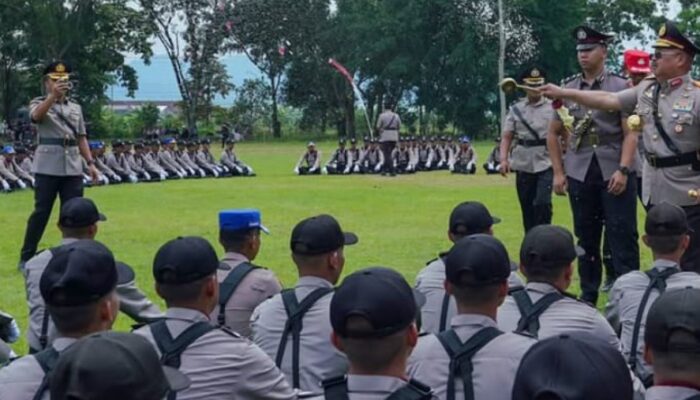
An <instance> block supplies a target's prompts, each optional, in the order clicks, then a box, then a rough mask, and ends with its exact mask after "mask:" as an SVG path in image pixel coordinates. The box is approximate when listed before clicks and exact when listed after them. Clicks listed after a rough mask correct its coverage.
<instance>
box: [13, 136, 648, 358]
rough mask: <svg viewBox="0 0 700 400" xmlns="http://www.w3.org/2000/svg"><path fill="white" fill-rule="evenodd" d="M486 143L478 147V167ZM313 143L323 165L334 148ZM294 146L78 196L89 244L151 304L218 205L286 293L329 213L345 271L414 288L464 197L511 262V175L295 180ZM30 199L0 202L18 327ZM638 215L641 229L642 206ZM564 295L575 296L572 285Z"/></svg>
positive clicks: (558, 215) (265, 148) (251, 147)
mask: <svg viewBox="0 0 700 400" xmlns="http://www.w3.org/2000/svg"><path fill="white" fill-rule="evenodd" d="M492 145H493V142H485V143H483V144H479V145H477V150H478V154H479V155H480V162H483V160H484V158H485V157H486V156H487V155H488V154H489V152H490V150H491V146H492ZM319 146H320V148H321V150H322V151H323V155H324V162H325V160H326V159H327V158H328V157H329V156H330V152H331V151H332V148H333V146H334V143H332V142H328V143H320V144H319ZM303 148H304V144H302V143H296V144H293V143H291V144H290V143H285V144H241V145H239V147H238V154H239V156H241V157H242V158H243V159H244V160H246V161H247V162H248V163H250V164H251V165H252V166H253V168H254V169H255V171H256V172H257V174H258V176H257V177H255V178H234V179H219V180H216V179H206V180H187V181H169V182H165V183H157V184H138V185H121V186H109V187H101V188H95V189H87V191H86V196H87V197H90V198H92V199H93V200H95V202H96V203H97V205H98V207H99V208H100V210H101V211H102V212H103V213H104V214H106V215H107V218H108V221H107V222H104V223H102V224H101V225H100V230H99V234H98V240H100V241H102V242H103V243H105V244H106V245H107V246H108V247H110V248H111V249H112V251H113V252H114V254H115V255H116V257H117V258H118V259H120V260H122V261H124V262H127V263H128V264H130V265H132V266H133V267H134V268H135V269H136V271H137V279H138V283H139V285H140V287H141V288H142V289H143V290H145V291H146V292H147V293H148V294H149V295H150V296H151V297H152V298H154V299H155V293H154V290H153V280H152V278H151V272H150V269H151V262H152V260H153V257H154V255H155V252H156V250H157V249H158V247H159V246H160V245H162V244H163V243H165V242H166V241H167V240H169V239H172V238H174V237H177V236H180V235H201V236H204V237H205V238H207V239H209V240H211V241H212V243H216V238H217V230H218V227H217V213H218V211H219V210H222V209H227V208H245V207H255V208H259V209H260V210H262V215H263V222H264V224H265V225H267V227H268V228H270V230H271V233H272V234H271V235H269V236H264V237H263V246H262V250H261V253H260V255H259V257H258V259H256V263H258V264H260V265H263V266H266V267H268V268H270V269H272V270H274V271H275V272H276V273H277V274H278V276H279V277H280V279H281V280H282V281H283V283H284V284H285V285H287V286H289V285H293V284H294V282H295V279H296V272H295V267H294V265H293V264H292V262H291V258H290V251H289V244H288V243H289V235H290V232H291V230H292V228H293V227H294V225H295V224H296V223H297V222H298V221H299V220H301V219H303V218H305V217H309V216H312V215H316V214H319V213H329V214H332V215H334V216H335V217H336V218H338V220H339V221H340V223H341V226H342V227H343V228H344V229H346V230H349V231H352V232H355V233H357V234H358V236H359V237H360V242H359V243H358V244H357V245H356V246H352V247H349V248H347V249H346V260H347V261H346V266H345V270H346V271H348V272H349V271H353V270H356V269H359V268H363V267H367V266H376V265H382V266H388V267H393V268H396V269H398V270H399V271H401V272H402V273H404V275H405V276H406V277H407V279H408V280H409V281H410V282H413V280H414V278H415V275H416V273H417V272H418V271H419V269H420V268H422V267H423V266H424V265H425V262H426V261H428V260H430V259H432V258H434V257H435V256H436V254H437V253H438V252H439V251H443V250H446V249H448V248H449V246H450V244H449V243H448V241H447V220H448V217H449V214H450V211H451V210H452V208H453V207H454V206H455V205H456V204H458V203H459V202H462V201H465V200H478V201H481V202H483V203H485V204H486V205H487V206H488V207H489V208H490V210H491V212H492V213H493V214H494V215H496V216H498V217H500V218H501V219H502V220H503V222H502V223H501V224H499V225H497V226H496V227H495V234H496V236H497V237H498V238H500V239H501V240H502V241H503V242H504V243H505V244H506V246H507V248H508V250H509V252H510V254H511V256H512V257H515V258H517V255H518V247H519V245H520V241H521V240H522V236H523V232H522V227H521V220H520V210H519V206H518V201H517V196H516V193H515V179H514V176H511V177H509V178H508V179H504V178H502V177H500V176H487V175H485V173H484V172H483V170H481V169H480V170H479V172H478V173H477V175H476V176H452V175H450V174H449V173H448V172H445V171H441V172H429V173H418V174H415V175H410V176H400V177H398V178H393V179H392V178H386V177H381V176H376V175H371V176H361V175H353V176H312V177H298V176H295V175H293V173H292V169H293V166H294V163H295V162H296V160H297V159H298V157H299V155H300V152H301V151H302V150H303ZM215 151H216V152H217V153H218V152H219V149H218V148H217V149H216V150H215ZM32 199H33V198H32V193H31V192H29V191H27V192H24V193H12V194H10V195H0V226H2V227H3V229H2V232H3V233H2V239H1V240H0V287H1V288H2V290H0V309H2V310H4V311H7V312H10V313H11V314H13V315H14V316H15V317H16V318H17V320H18V321H19V323H20V325H21V327H22V329H23V330H24V328H25V327H26V317H27V307H26V305H25V304H26V303H25V293H24V284H23V281H22V276H21V274H20V273H19V272H17V271H16V269H15V266H16V264H17V260H18V254H19V248H20V246H21V244H22V239H23V237H24V229H25V224H26V220H27V217H28V216H29V213H30V212H31V210H32V201H33V200H32ZM639 213H640V229H641V224H642V223H643V218H642V216H643V211H642V209H641V207H639ZM57 218H58V205H56V208H55V209H54V213H53V215H52V218H51V220H50V222H49V226H48V228H47V231H46V233H45V235H44V238H43V241H42V242H41V244H40V248H48V247H51V246H53V245H55V244H56V243H58V241H59V232H58V230H57V228H56V226H55V225H56V221H57ZM554 223H556V224H560V225H564V226H567V227H571V212H570V210H569V205H568V201H567V200H566V199H565V198H561V197H557V198H555V203H554ZM216 247H217V249H218V251H219V252H221V249H219V248H218V245H217V246H216ZM642 253H643V254H642V256H643V265H648V264H649V262H650V255H649V251H648V250H647V249H646V248H644V250H643V252H642ZM346 273H347V272H346ZM571 291H572V292H575V293H576V292H578V283H575V284H574V285H573V287H572V288H571ZM603 301H604V299H601V305H602V304H603ZM129 325H130V321H129V319H128V318H127V317H125V316H122V317H120V319H119V321H118V322H117V329H120V330H126V329H128V327H129ZM25 347H26V346H25V343H24V341H22V342H20V343H17V344H16V345H15V349H16V350H17V351H18V352H20V353H23V352H25Z"/></svg>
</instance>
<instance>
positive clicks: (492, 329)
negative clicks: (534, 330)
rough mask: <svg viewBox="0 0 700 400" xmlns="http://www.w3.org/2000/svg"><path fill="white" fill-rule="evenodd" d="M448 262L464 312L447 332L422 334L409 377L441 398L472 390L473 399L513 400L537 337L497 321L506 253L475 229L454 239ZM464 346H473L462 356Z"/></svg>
mask: <svg viewBox="0 0 700 400" xmlns="http://www.w3.org/2000/svg"><path fill="white" fill-rule="evenodd" d="M445 264H446V265H445V271H446V279H445V286H446V289H447V292H448V293H449V294H451V295H452V296H453V297H454V298H455V299H456V300H457V304H458V309H459V310H460V311H459V312H458V314H457V315H456V316H455V317H453V318H452V320H451V325H450V326H451V328H449V329H448V330H447V331H444V332H441V333H439V334H437V335H428V336H424V337H421V338H420V339H419V341H418V346H416V349H415V350H414V351H413V353H412V354H411V357H410V358H409V360H408V373H409V376H411V377H412V378H415V379H417V380H419V381H421V382H423V383H425V384H426V385H428V386H430V387H431V388H432V389H433V391H434V392H435V395H437V396H438V397H439V398H441V399H446V400H456V399H464V398H465V397H466V396H467V393H473V396H472V397H471V398H472V399H474V400H510V398H511V392H512V388H513V381H514V380H515V373H516V371H517V370H518V365H519V364H520V359H521V358H522V357H523V355H524V354H525V352H526V351H527V350H528V349H529V348H530V346H532V345H533V344H534V343H535V339H534V338H532V337H530V336H527V335H522V334H515V333H504V332H502V331H500V330H499V329H498V328H497V326H496V313H497V310H498V306H500V305H501V304H502V303H503V300H504V299H505V298H506V296H507V294H508V286H509V285H508V279H509V277H510V274H511V271H510V266H511V262H510V259H509V258H508V252H507V251H506V249H505V247H504V246H503V244H502V243H501V242H499V241H498V240H497V239H495V238H493V237H492V236H489V235H483V234H477V235H472V236H469V237H465V238H463V239H460V240H459V241H458V242H456V243H455V245H454V246H453V247H452V249H450V252H449V255H448V256H447V258H446V260H445ZM465 310H469V311H468V312H467V311H465ZM463 349H472V350H471V351H469V352H467V353H465V355H463V356H461V357H459V358H458V357H457V356H458V355H460V354H462V351H463ZM457 365H459V370H457V368H455V367H457ZM467 370H468V371H469V372H468V373H467V372H466V371H467Z"/></svg>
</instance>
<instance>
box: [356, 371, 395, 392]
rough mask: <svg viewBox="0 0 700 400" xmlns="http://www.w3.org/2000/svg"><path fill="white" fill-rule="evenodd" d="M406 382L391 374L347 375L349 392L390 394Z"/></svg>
mask: <svg viewBox="0 0 700 400" xmlns="http://www.w3.org/2000/svg"><path fill="white" fill-rule="evenodd" d="M406 384H407V382H406V381H405V380H403V379H399V378H396V377H393V376H381V375H348V391H349V392H350V393H378V394H391V393H393V392H395V391H397V390H399V389H400V388H402V387H404V386H406Z"/></svg>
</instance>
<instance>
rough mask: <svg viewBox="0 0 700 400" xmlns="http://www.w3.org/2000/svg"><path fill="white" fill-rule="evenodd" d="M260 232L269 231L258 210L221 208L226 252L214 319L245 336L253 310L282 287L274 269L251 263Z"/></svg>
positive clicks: (222, 261) (220, 227)
mask: <svg viewBox="0 0 700 400" xmlns="http://www.w3.org/2000/svg"><path fill="white" fill-rule="evenodd" d="M261 232H264V233H265V234H269V233H270V231H268V230H267V228H265V226H264V225H263V224H262V222H261V221H260V211H259V210H224V211H221V212H219V243H221V246H222V247H223V248H224V250H225V251H226V254H225V255H224V258H223V260H221V265H220V266H219V271H218V272H217V278H218V279H219V305H218V306H217V307H216V309H214V312H213V313H212V315H211V320H212V321H217V322H218V323H219V325H223V326H226V327H228V328H230V329H231V330H233V331H235V332H237V333H240V334H241V335H242V336H245V337H250V335H251V332H250V316H251V315H252V314H253V310H255V308H256V307H257V306H258V305H260V303H262V302H263V301H265V300H267V299H268V298H270V297H272V296H274V295H276V294H278V293H279V292H280V291H281V290H282V285H281V284H280V281H279V279H277V277H276V276H275V274H274V272H272V271H270V270H268V269H266V268H262V267H259V266H257V265H253V264H252V261H254V260H255V257H257V255H258V252H259V251H260V245H261V237H260V233H261ZM222 305H223V308H222Z"/></svg>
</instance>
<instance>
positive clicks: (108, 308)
mask: <svg viewBox="0 0 700 400" xmlns="http://www.w3.org/2000/svg"><path fill="white" fill-rule="evenodd" d="M129 274H133V273H132V272H131V271H129V270H128V269H125V268H123V267H119V265H118V264H117V263H116V262H115V261H114V256H112V253H111V252H110V251H109V249H107V248H106V247H105V246H104V245H102V244H100V243H98V242H95V241H92V240H80V241H77V242H73V243H71V244H67V245H65V246H63V247H61V248H59V249H58V250H57V251H56V254H55V256H54V257H53V258H52V259H51V261H50V262H49V263H48V265H47V266H46V271H45V273H44V274H43V275H42V277H41V281H40V283H39V286H40V288H41V296H42V298H43V300H44V301H45V302H46V306H47V308H48V312H49V313H50V314H51V318H52V319H53V321H54V322H55V324H56V328H57V330H58V332H57V334H58V337H57V338H56V340H55V341H54V342H53V343H52V344H51V346H49V347H47V348H46V349H45V350H43V351H41V352H39V353H37V354H34V355H30V356H25V357H22V358H20V359H18V360H16V361H14V362H13V363H12V364H10V366H8V367H5V368H0V388H2V390H0V398H2V399H3V400H27V399H48V398H49V396H48V393H47V389H48V383H49V382H48V376H49V375H48V374H49V373H50V371H51V369H52V367H53V366H54V364H55V362H56V360H57V359H58V357H59V354H60V353H62V352H63V351H64V350H66V349H67V348H68V347H69V346H71V345H72V344H73V343H75V342H76V341H77V340H78V339H79V338H81V337H83V336H87V335H89V334H91V333H95V332H100V331H105V330H109V329H111V328H112V324H113V323H114V321H115V320H116V318H117V315H118V313H119V297H118V296H117V294H116V287H117V284H118V283H119V281H123V280H125V279H128V278H127V277H128V275H129Z"/></svg>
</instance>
